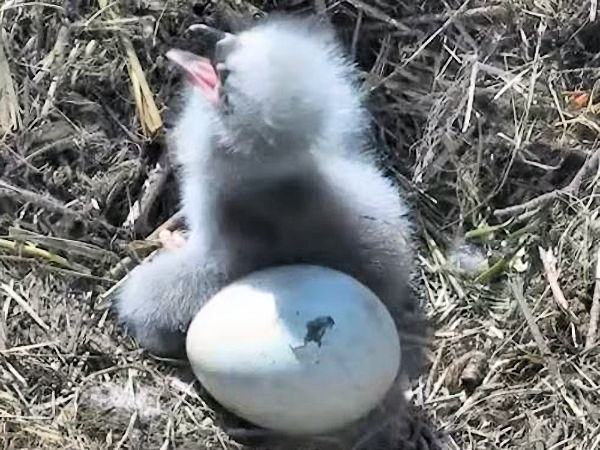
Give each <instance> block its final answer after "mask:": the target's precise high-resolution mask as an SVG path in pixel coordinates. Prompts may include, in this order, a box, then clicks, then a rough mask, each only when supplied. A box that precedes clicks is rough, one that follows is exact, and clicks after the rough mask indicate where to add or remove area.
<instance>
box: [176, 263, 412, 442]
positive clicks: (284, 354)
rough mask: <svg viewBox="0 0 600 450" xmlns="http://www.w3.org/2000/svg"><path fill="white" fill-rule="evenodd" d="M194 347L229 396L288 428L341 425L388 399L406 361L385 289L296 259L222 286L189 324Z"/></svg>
mask: <svg viewBox="0 0 600 450" xmlns="http://www.w3.org/2000/svg"><path fill="white" fill-rule="evenodd" d="M186 349H187V355H188V358H189V361H190V364H191V366H192V369H193V371H194V373H195V375H196V377H197V378H198V379H199V380H200V382H201V383H202V385H203V386H204V388H205V389H206V390H207V391H208V392H209V393H210V394H211V395H212V396H213V397H214V398H215V399H216V400H217V401H218V402H219V403H221V405H223V406H224V407H226V408H227V409H229V410H230V411H232V412H233V413H235V414H237V415H238V416H240V417H242V418H244V419H246V420H248V421H250V422H252V423H254V424H256V425H259V426H262V427H265V428H270V429H272V430H275V431H279V432H283V433H287V434H318V433H325V432H330V431H334V430H336V429H339V428H341V427H344V426H345V425H348V424H350V423H351V422H353V421H355V420H357V419H359V418H361V417H363V416H365V415H366V414H368V412H369V411H371V410H372V409H373V408H375V407H376V406H377V404H378V403H379V402H380V401H381V400H382V399H383V397H384V396H385V394H386V393H387V391H388V390H389V389H390V387H391V386H392V383H393V382H394V380H395V378H396V376H397V373H398V370H399V366H400V340H399V337H398V332H397V329H396V326H395V324H394V321H393V320H392V318H391V316H390V314H389V312H388V310H387V309H386V307H385V306H384V305H383V303H381V301H380V300H379V299H378V298H377V296H376V295H375V294H374V293H373V292H372V291H371V290H369V289H368V288H367V287H366V286H364V285H363V284H361V283H360V282H358V281H357V280H356V279H354V278H352V277H350V276H348V275H346V274H344V273H342V272H339V271H336V270H333V269H329V268H324V267H319V266H311V265H290V266H279V267H274V268H269V269H265V270H261V271H258V272H255V273H252V274H250V275H248V276H246V277H244V278H241V279H239V280H237V281H235V282H233V283H231V284H230V285H228V286H226V287H225V288H223V289H222V290H221V291H220V292H218V293H217V294H216V295H215V296H214V297H213V298H211V299H210V300H209V301H208V302H207V303H206V305H205V306H204V307H203V308H202V309H201V310H200V311H199V312H198V314H197V315H196V316H195V318H194V320H193V321H192V323H191V324H190V327H189V330H188V335H187V340H186Z"/></svg>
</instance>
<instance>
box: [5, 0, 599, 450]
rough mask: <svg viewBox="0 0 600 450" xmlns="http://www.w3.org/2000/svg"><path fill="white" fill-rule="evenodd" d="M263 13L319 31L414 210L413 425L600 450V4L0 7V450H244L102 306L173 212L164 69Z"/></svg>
mask: <svg viewBox="0 0 600 450" xmlns="http://www.w3.org/2000/svg"><path fill="white" fill-rule="evenodd" d="M413 3H414V4H413ZM273 9H279V10H288V11H293V12H298V13H302V12H313V11H316V12H317V13H319V14H327V15H330V16H331V17H332V18H333V20H334V23H335V24H336V25H337V26H338V28H339V29H340V32H341V34H342V36H343V37H344V39H345V41H346V42H347V44H348V47H349V48H350V49H351V51H352V52H353V53H354V54H355V55H356V57H357V59H358V60H359V62H360V64H361V67H362V68H363V69H364V74H365V82H366V83H367V84H368V86H369V87H370V89H371V93H372V98H371V104H372V109H373V112H374V122H375V129H376V131H377V132H378V136H379V138H380V141H381V142H382V143H385V144H386V146H385V148H387V149H388V151H386V152H385V154H384V155H383V156H384V157H385V161H386V165H387V167H388V168H389V171H390V174H391V175H393V176H395V177H396V178H397V179H398V180H399V181H400V182H401V183H402V184H403V185H404V186H405V187H408V188H409V190H410V192H411V198H412V200H413V201H414V203H415V206H416V210H417V212H418V214H417V217H418V222H419V224H420V226H421V237H422V239H421V243H422V247H421V252H420V262H421V286H420V287H421V289H422V292H423V294H424V298H425V300H426V301H427V304H428V308H429V311H430V316H431V318H432V322H433V325H434V326H435V328H436V335H435V340H434V346H433V348H432V351H431V361H432V364H431V368H430V371H429V373H428V374H427V375H426V376H424V377H423V378H422V379H421V380H419V381H418V382H417V383H416V384H415V386H414V389H413V401H414V403H415V405H416V407H417V408H419V409H420V410H421V411H422V413H423V415H424V416H425V417H426V419H427V421H428V422H430V423H431V425H432V426H433V428H434V429H436V430H439V431H440V432H442V433H444V434H445V435H446V436H447V445H448V446H449V447H450V448H457V449H471V448H472V449H475V448H477V449H479V448H532V449H550V448H555V449H558V448H561V449H563V448H577V449H592V448H598V447H599V446H600V431H599V430H600V410H599V408H598V405H600V394H599V392H600V388H599V385H600V347H599V344H598V341H599V336H598V334H599V332H598V314H599V311H600V287H599V284H598V281H597V280H598V279H599V276H598V270H599V269H598V267H599V265H600V261H599V251H600V245H599V244H600V217H599V215H600V202H599V200H598V189H599V188H600V183H599V181H598V179H599V176H600V167H599V164H598V137H599V136H600V101H599V100H598V99H599V96H600V89H599V87H600V84H599V83H600V81H599V80H600V38H599V36H600V17H598V15H599V14H598V10H597V1H596V0H591V1H586V2H580V1H576V0H564V1H562V2H548V1H529V0H498V1H497V2H486V1H483V0H472V1H468V0H466V1H454V0H452V1H449V2H440V1H438V0H423V1H421V2H393V1H388V0H347V1H338V2H334V1H329V0H321V1H315V2H306V1H304V0H279V1H277V2H270V1H256V2H254V4H253V5H252V4H250V3H245V2H243V1H235V2H234V1H233V0H231V1H222V2H215V3H209V2H204V1H198V2H195V3H194V2H184V1H177V0H175V1H168V2H166V1H162V0H157V1H138V0H136V1H128V2H116V3H109V2H107V1H105V0H102V1H98V2H95V1H92V2H76V1H71V0H67V1H65V2H57V1H53V0H50V1H48V2H37V1H34V2H25V1H18V0H7V1H5V2H4V3H2V5H0V176H1V179H0V214H1V215H0V234H1V236H0V268H1V269H0V307H1V308H0V419H1V420H0V430H1V431H0V441H1V442H2V445H3V447H4V448H84V449H95V448H144V449H146V448H161V449H163V448H164V449H166V448H175V447H177V448H238V447H239V446H240V445H239V444H236V443H235V442H234V441H233V439H231V438H230V437H228V434H227V433H226V432H225V431H224V430H225V429H226V428H227V427H228V426H233V427H235V426H236V424H237V423H236V421H235V419H234V418H232V417H230V416H228V415H227V414H226V413H224V412H223V411H222V410H220V409H219V408H218V407H217V406H216V405H215V404H214V403H213V402H211V401H210V400H209V399H208V397H207V396H206V395H204V393H203V392H202V391H201V389H200V388H199V386H198V385H197V384H195V383H194V382H193V377H192V376H191V375H190V373H189V371H188V370H187V369H186V368H185V366H182V365H177V364H173V363H172V362H166V361H159V360H156V359H153V358H152V357H150V356H148V355H145V354H143V353H142V352H141V351H140V350H138V349H137V348H136V346H135V344H134V343H133V342H132V341H131V340H130V339H129V338H125V337H124V336H123V334H122V333H121V331H120V330H119V329H118V327H117V326H116V324H115V322H114V317H113V316H112V313H110V310H109V306H110V301H109V296H108V295H107V292H109V290H110V289H111V287H113V286H114V284H115V282H117V281H118V280H119V279H120V278H121V277H122V276H123V274H124V273H125V270H126V269H127V268H128V267H131V266H133V265H134V264H135V263H136V261H137V260H138V259H139V258H140V257H143V256H144V255H146V254H148V253H149V252H150V251H152V250H153V248H154V244H153V243H152V239H150V240H148V241H145V242H142V241H136V240H134V239H143V238H145V237H147V236H151V237H152V238H153V237H155V236H156V233H154V234H151V233H152V231H153V230H155V229H156V228H157V227H159V225H160V224H161V223H163V222H165V221H166V220H167V219H168V218H169V217H171V216H172V215H173V214H174V213H175V212H176V209H175V207H174V205H176V204H177V197H176V193H175V189H173V187H174V184H173V182H174V180H173V176H172V174H171V169H170V166H169V162H168V159H167V158H166V155H165V152H164V149H165V146H166V144H165V140H164V132H163V130H164V129H165V128H168V127H169V126H170V124H171V121H172V117H173V112H172V111H174V110H176V109H177V108H176V107H177V98H176V92H177V88H178V80H177V79H176V78H177V75H176V73H175V72H174V71H173V70H172V69H171V68H170V67H169V66H168V65H167V63H166V62H165V58H164V54H165V52H166V50H167V49H168V48H169V47H170V46H171V45H179V46H184V47H185V46H188V47H192V48H195V49H201V48H202V44H201V43H200V42H197V41H193V40H188V41H185V42H182V39H183V38H184V30H185V29H186V28H187V27H188V26H189V25H190V24H192V23H196V22H201V21H207V22H208V23H210V24H213V25H218V26H227V27H229V28H232V29H235V28H237V27H239V26H241V25H242V24H243V23H245V22H246V21H248V20H249V21H251V20H253V18H255V17H258V16H260V14H262V13H261V11H266V12H269V11H272V10H273ZM382 147H383V146H382ZM590 311H592V313H590ZM404 447H405V448H426V447H427V445H426V444H425V443H424V442H423V440H422V439H421V440H419V438H415V440H414V441H413V442H412V443H411V442H407V443H406V444H404Z"/></svg>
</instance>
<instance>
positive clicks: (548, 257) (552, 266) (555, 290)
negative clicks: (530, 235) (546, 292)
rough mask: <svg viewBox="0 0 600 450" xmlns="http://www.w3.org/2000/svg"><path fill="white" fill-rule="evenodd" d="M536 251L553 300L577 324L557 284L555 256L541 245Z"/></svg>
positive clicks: (576, 319) (575, 317)
mask: <svg viewBox="0 0 600 450" xmlns="http://www.w3.org/2000/svg"><path fill="white" fill-rule="evenodd" d="M538 251H539V253H540V258H541V260H542V263H543V264H544V272H545V273H546V279H547V280H548V284H549V285H550V289H551V290H552V296H553V297H554V301H555V302H556V303H557V304H558V306H559V307H560V308H561V309H562V310H563V311H564V312H565V313H566V314H568V315H569V317H570V318H571V320H572V321H573V322H574V323H576V324H578V323H579V319H578V318H577V316H576V315H575V314H574V313H573V311H571V309H570V308H569V302H567V299H566V298H565V296H564V294H563V291H562V289H561V288H560V285H559V284H558V271H557V270H556V258H555V256H554V254H553V253H552V250H551V249H550V250H544V249H543V248H542V247H538Z"/></svg>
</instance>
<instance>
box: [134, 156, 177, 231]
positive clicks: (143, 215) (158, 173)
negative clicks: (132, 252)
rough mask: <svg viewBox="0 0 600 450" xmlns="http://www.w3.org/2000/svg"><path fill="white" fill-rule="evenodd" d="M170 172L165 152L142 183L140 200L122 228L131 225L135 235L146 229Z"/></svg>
mask: <svg viewBox="0 0 600 450" xmlns="http://www.w3.org/2000/svg"><path fill="white" fill-rule="evenodd" d="M170 171H171V166H170V164H169V161H168V155H167V152H163V154H162V156H161V157H160V159H159V161H158V162H157V163H156V166H155V167H154V169H152V171H151V172H150V174H149V175H148V178H147V179H146V181H145V182H144V186H143V188H142V194H141V196H140V198H139V199H138V200H137V201H136V202H135V203H134V204H133V206H132V207H131V209H130V211H129V214H128V215H127V219H126V221H125V224H124V226H127V225H133V228H134V230H135V231H136V233H143V232H144V231H145V229H146V228H147V227H148V216H149V214H150V210H151V209H152V206H153V205H154V202H155V201H156V199H157V198H158V196H159V195H160V193H161V192H162V190H163V188H164V186H165V182H166V181H167V177H168V176H169V173H170Z"/></svg>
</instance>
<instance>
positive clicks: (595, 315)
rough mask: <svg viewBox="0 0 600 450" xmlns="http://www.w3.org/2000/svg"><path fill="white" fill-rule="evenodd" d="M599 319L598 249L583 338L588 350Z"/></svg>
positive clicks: (594, 341) (599, 265)
mask: <svg viewBox="0 0 600 450" xmlns="http://www.w3.org/2000/svg"><path fill="white" fill-rule="evenodd" d="M599 319H600V249H598V251H597V252H596V283H595V286H594V296H593V298H592V308H591V309H590V326H589V327H588V332H587V336H586V339H585V349H586V350H590V349H591V348H592V347H593V346H594V345H595V344H596V337H597V334H598V320H599Z"/></svg>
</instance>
